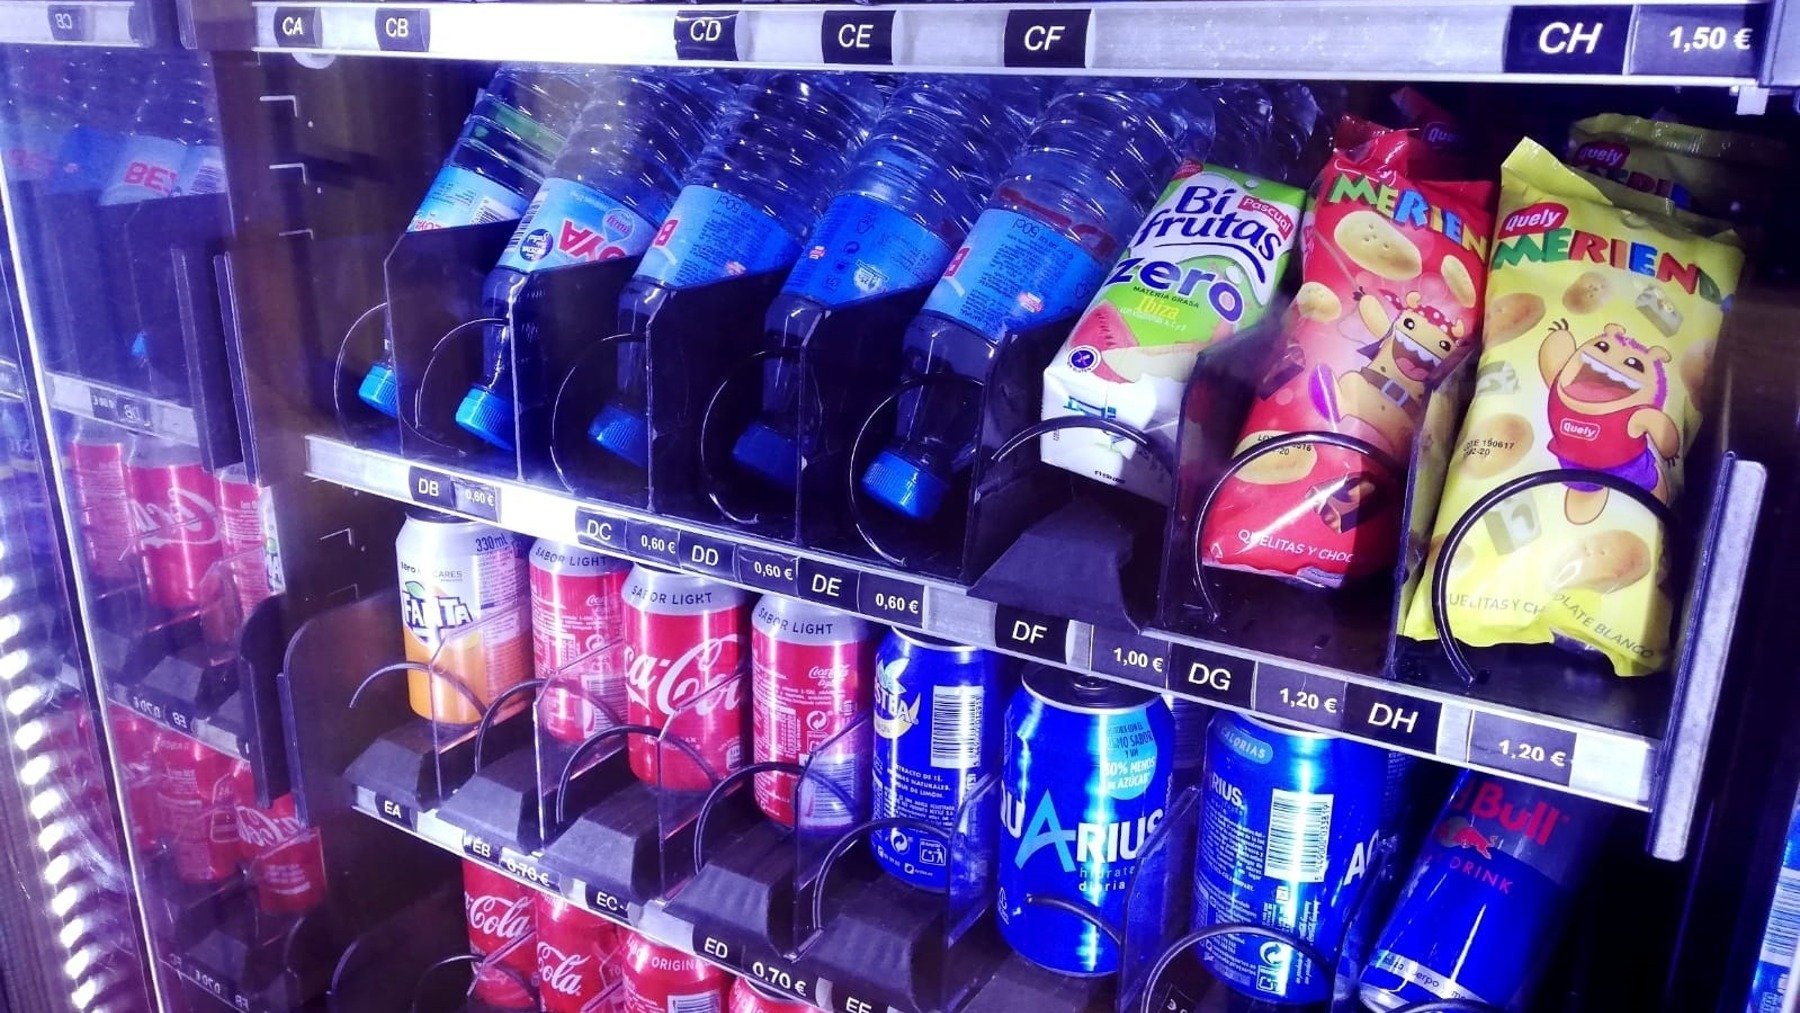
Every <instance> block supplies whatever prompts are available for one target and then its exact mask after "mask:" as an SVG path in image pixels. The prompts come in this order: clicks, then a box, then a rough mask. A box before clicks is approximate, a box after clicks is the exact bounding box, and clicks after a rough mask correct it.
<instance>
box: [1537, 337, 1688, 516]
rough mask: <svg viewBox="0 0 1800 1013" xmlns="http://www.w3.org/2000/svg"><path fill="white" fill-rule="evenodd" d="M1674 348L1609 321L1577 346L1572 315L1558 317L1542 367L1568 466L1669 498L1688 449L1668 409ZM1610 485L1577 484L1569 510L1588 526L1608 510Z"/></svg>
mask: <svg viewBox="0 0 1800 1013" xmlns="http://www.w3.org/2000/svg"><path fill="white" fill-rule="evenodd" d="M1669 359H1670V354H1669V351H1668V349H1666V348H1663V347H1662V346H1660V345H1645V344H1644V343H1642V342H1640V341H1638V340H1637V339H1636V338H1633V337H1631V336H1630V335H1629V334H1627V333H1626V332H1625V328H1624V327H1623V326H1622V325H1620V324H1616V323H1609V324H1607V325H1606V326H1605V327H1603V328H1601V331H1600V333H1599V334H1597V335H1595V336H1593V337H1591V338H1589V339H1587V341H1585V342H1583V343H1581V344H1580V345H1579V346H1577V344H1576V341H1575V335H1574V334H1573V333H1571V332H1570V330H1569V324H1568V321H1566V320H1557V321H1553V322H1552V323H1551V325H1550V332H1549V333H1548V334H1546V335H1545V336H1544V341H1543V344H1541V345H1539V346H1538V371H1539V372H1540V373H1542V374H1543V377H1544V383H1545V385H1546V386H1547V387H1549V389H1550V394H1549V399H1548V404H1547V408H1548V411H1549V417H1550V434H1551V435H1550V443H1549V450H1550V452H1551V453H1552V454H1554V455H1555V456H1556V459H1557V462H1558V463H1559V464H1561V465H1562V467H1565V468H1586V469H1591V470H1593V471H1601V472H1605V473H1607V474H1609V475H1614V476H1617V477H1618V478H1622V479H1624V480H1625V481H1627V482H1630V483H1632V484H1633V485H1636V486H1638V487H1640V488H1642V489H1643V490H1645V491H1646V492H1648V493H1650V494H1651V495H1652V496H1655V497H1656V498H1657V499H1658V500H1660V501H1662V502H1665V503H1666V502H1668V499H1669V482H1668V478H1667V475H1666V474H1665V472H1666V469H1667V466H1668V464H1669V463H1670V462H1672V461H1673V460H1674V459H1675V457H1676V455H1677V454H1679V453H1680V451H1681V430H1680V429H1679V428H1678V427H1677V426H1676V424H1675V420H1673V419H1671V418H1669V416H1668V415H1667V414H1665V413H1664V411H1663V407H1664V403H1665V402H1666V400H1667V398H1668V393H1669V380H1668V375H1667V372H1666V364H1667V363H1668V362H1669ZM1607 496H1608V490H1607V489H1606V488H1605V487H1604V486H1600V485H1595V484H1593V483H1587V482H1572V483H1570V484H1569V487H1568V492H1567V494H1566V495H1565V496H1564V499H1563V513H1564V514H1565V515H1566V516H1567V517H1568V518H1569V521H1570V523H1573V524H1588V523H1591V522H1592V521H1593V520H1594V519H1595V518H1597V517H1599V516H1600V513H1601V511H1603V510H1604V509H1606V501H1607Z"/></svg>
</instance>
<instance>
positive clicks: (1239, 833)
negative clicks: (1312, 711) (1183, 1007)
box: [1194, 711, 1390, 1003]
mask: <svg viewBox="0 0 1800 1013" xmlns="http://www.w3.org/2000/svg"><path fill="white" fill-rule="evenodd" d="M1389 771H1390V764H1389V761H1388V753H1387V751H1386V750H1382V749H1377V748H1375V747H1374V746H1365V745H1363V744H1362V743H1359V742H1351V741H1349V740H1348V739H1340V738H1335V737H1333V736H1330V735H1324V734H1321V733H1318V732H1309V731H1304V730H1302V729H1299V728H1292V727H1288V726H1277V725H1276V724H1274V723H1272V722H1268V721H1264V720H1262V719H1260V718H1254V717H1250V716H1248V715H1244V714H1237V713H1232V712H1226V711H1221V712H1220V713H1219V714H1218V715H1217V716H1215V717H1214V718H1213V721H1212V728H1211V730H1210V731H1209V733H1208V735H1207V740H1206V782H1205V787H1204V791H1203V793H1202V795H1201V801H1200V830H1199V848H1198V852H1199V853H1198V855H1197V857H1196V858H1195V878H1194V925H1195V927H1196V928H1208V927H1212V926H1217V925H1260V926H1262V927H1264V928H1269V929H1274V930H1276V931H1279V932H1283V933H1286V934H1289V935H1291V936H1293V937H1295V938H1298V939H1299V940H1300V941H1302V942H1306V943H1310V944H1312V945H1313V946H1314V947H1315V948H1316V949H1318V950H1319V951H1321V952H1322V953H1323V954H1324V955H1326V956H1327V957H1330V958H1333V959H1335V958H1336V956H1337V953H1338V950H1339V949H1340V948H1341V947H1342V945H1343V942H1344V932H1345V928H1346V926H1347V925H1348V923H1349V919H1350V917H1351V915H1353V914H1354V913H1355V910H1356V905H1357V902H1358V901H1359V900H1360V899H1361V898H1362V895H1363V893H1364V892H1365V890H1366V888H1367V887H1368V885H1369V883H1370V882H1371V875H1372V874H1373V873H1374V872H1375V871H1377V870H1376V869H1374V868H1373V865H1374V862H1375V859H1376V855H1377V854H1378V849H1379V845H1380V839H1381V836H1382V834H1383V833H1384V832H1385V827H1384V822H1383V821H1384V814H1385V812H1386V811H1387V809H1388V808H1389V806H1388V803H1387V801H1386V799H1385V796H1386V794H1387V783H1388V780H1389ZM1200 957H1201V960H1202V962H1204V963H1205V964H1206V967H1207V969H1208V970H1210V971H1211V972H1212V973H1213V975H1214V976H1216V977H1218V978H1219V979H1220V980H1222V981H1224V982H1225V983H1226V984H1228V985H1230V986H1232V987H1233V988H1235V989H1237V990H1238V991H1239V992H1242V993H1244V994H1245V995H1248V996H1251V997H1253V998H1257V999H1263V1000H1271V1001H1278V1002H1286V1003H1306V1002H1323V1001H1325V1000H1326V999H1327V998H1329V997H1330V995H1331V987H1332V980H1333V977H1334V975H1335V973H1336V967H1335V966H1332V967H1316V966H1314V964H1313V962H1312V961H1310V960H1307V959H1306V958H1304V957H1302V956H1300V954H1299V953H1298V951H1296V950H1295V949H1294V948H1293V947H1292V946H1287V945H1284V944H1281V943H1277V942H1273V941H1272V940H1270V939H1269V938H1268V937H1266V936H1256V935H1226V936H1223V937H1220V938H1217V939H1213V940H1209V941H1207V942H1205V943H1202V944H1201V950H1200Z"/></svg>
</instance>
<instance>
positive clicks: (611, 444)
mask: <svg viewBox="0 0 1800 1013" xmlns="http://www.w3.org/2000/svg"><path fill="white" fill-rule="evenodd" d="M588 439H590V440H593V441H594V445H595V446H597V447H599V448H600V449H601V450H605V451H607V452H609V453H612V454H616V455H618V456H619V457H622V458H624V459H625V460H627V461H629V462H631V463H632V464H634V465H636V466H638V467H640V468H648V467H649V466H650V421H649V420H648V419H646V418H644V416H643V415H641V414H639V413H637V412H633V411H629V410H627V409H624V408H621V407H619V406H618V405H616V404H608V405H607V406H606V407H604V408H602V409H600V414H598V415H596V416H594V421H593V422H592V423H590V424H589V425H588Z"/></svg>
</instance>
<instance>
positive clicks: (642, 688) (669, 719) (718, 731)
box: [624, 564, 750, 791]
mask: <svg viewBox="0 0 1800 1013" xmlns="http://www.w3.org/2000/svg"><path fill="white" fill-rule="evenodd" d="M624 597H625V678H626V686H627V691H628V696H627V702H626V709H625V720H626V721H627V722H628V723H630V724H636V725H648V726H650V727H652V728H656V729H665V731H664V738H665V739H669V738H674V739H679V740H681V741H682V742H683V743H685V744H686V746H687V747H688V748H689V749H692V750H693V754H692V755H690V754H689V753H688V752H687V750H685V749H681V748H679V747H675V746H667V747H664V746H662V745H659V743H658V741H657V740H653V739H651V738H649V737H648V736H643V735H634V736H632V737H631V749H630V755H631V772H632V773H634V774H636V775H637V777H638V779H639V780H641V781H643V782H644V783H646V784H651V785H656V784H660V785H661V786H662V787H663V788H667V789H671V790H676V791H702V790H705V789H707V788H710V787H711V786H712V785H713V784H715V783H716V782H717V781H718V780H719V779H720V778H723V777H724V776H725V775H726V774H728V773H730V772H731V771H733V770H736V769H737V768H738V767H739V766H741V765H742V763H743V758H744V757H743V754H744V732H745V728H744V708H743V691H742V686H741V682H742V680H740V679H738V678H737V675H738V671H739V663H740V660H741V658H742V654H743V648H744V641H745V639H746V637H747V635H748V633H749V626H750V608H749V596H748V595H747V594H745V593H744V592H743V591H740V590H738V589H737V588H735V587H731V586H729V585H727V584H720V583H717V582H715V581H711V580H707V579H706V578H704V577H694V576H690V575H688V574H685V573H669V572H668V571H666V570H658V569H654V568H652V567H648V566H643V565H641V564H640V565H638V566H634V567H632V568H631V575H630V576H628V577H627V578H625V588H624ZM659 755H660V756H661V757H662V770H661V774H660V779H659V775H658V770H657V758H658V756H659ZM696 756H697V757H698V762H696V759H695V757H696ZM702 765H704V766H702Z"/></svg>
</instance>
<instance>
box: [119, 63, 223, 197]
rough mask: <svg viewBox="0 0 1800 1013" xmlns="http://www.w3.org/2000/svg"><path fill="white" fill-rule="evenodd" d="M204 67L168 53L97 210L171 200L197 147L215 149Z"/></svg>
mask: <svg viewBox="0 0 1800 1013" xmlns="http://www.w3.org/2000/svg"><path fill="white" fill-rule="evenodd" d="M208 77H209V72H208V68H207V66H206V65H205V64H204V63H203V62H201V60H200V59H199V58H197V57H194V56H192V55H190V54H187V53H171V54H169V55H168V56H166V57H164V59H163V62H162V64H161V65H160V66H158V67H157V68H156V70H155V71H154V72H153V73H152V74H151V75H150V85H149V88H148V89H147V94H146V95H145V97H144V101H143V103H142V104H141V105H140V106H138V112H137V117H136V119H135V120H134V121H133V123H132V127H131V136H130V138H129V139H128V140H127V141H126V142H125V144H124V146H123V147H122V148H121V149H120V151H119V156H118V159H117V160H116V161H115V162H114V163H113V167H112V172H111V173H109V174H108V178H107V181H106V184H105V186H104V187H103V188H102V189H101V191H100V203H101V204H102V205H116V204H136V203H138V202H139V201H147V200H159V199H161V198H164V197H173V196H175V195H176V194H177V193H179V192H180V183H181V176H182V172H183V171H184V170H185V169H186V168H187V165H188V160H189V159H190V157H192V155H193V149H194V147H196V146H199V145H202V144H205V143H207V142H208V141H209V140H211V142H212V143H213V144H214V145H216V144H217V140H218V139H217V135H216V131H211V130H209V128H208V126H207V121H208V119H210V118H212V112H211V110H210V109H209V105H210V102H209V100H210V98H211V92H212V86H211V84H210V83H209V81H208Z"/></svg>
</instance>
